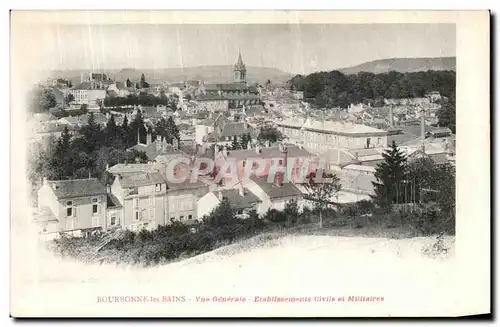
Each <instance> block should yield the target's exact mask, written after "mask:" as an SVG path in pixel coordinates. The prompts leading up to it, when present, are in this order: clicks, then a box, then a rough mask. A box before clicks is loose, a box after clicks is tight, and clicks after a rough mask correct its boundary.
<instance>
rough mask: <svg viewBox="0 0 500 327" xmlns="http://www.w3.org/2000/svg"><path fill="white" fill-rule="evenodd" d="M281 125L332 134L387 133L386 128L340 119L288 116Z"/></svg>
mask: <svg viewBox="0 0 500 327" xmlns="http://www.w3.org/2000/svg"><path fill="white" fill-rule="evenodd" d="M278 125H279V126H288V127H295V128H304V129H306V130H313V131H319V132H324V133H331V134H348V135H356V134H379V135H387V134H388V133H387V132H386V131H384V130H381V129H377V128H373V127H370V126H366V125H360V124H353V123H348V122H338V121H317V120H310V119H307V120H306V121H304V120H301V119H297V118H288V119H285V120H283V121H282V122H279V123H278Z"/></svg>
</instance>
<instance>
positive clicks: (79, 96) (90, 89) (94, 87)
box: [70, 82, 106, 109]
mask: <svg viewBox="0 0 500 327" xmlns="http://www.w3.org/2000/svg"><path fill="white" fill-rule="evenodd" d="M70 93H71V94H72V95H73V97H74V100H73V104H76V105H82V104H85V105H87V106H88V108H89V109H91V108H99V107H100V106H101V104H102V103H103V101H104V98H106V89H105V87H104V84H102V82H82V83H80V84H78V85H77V86H75V87H74V88H72V89H71V91H70Z"/></svg>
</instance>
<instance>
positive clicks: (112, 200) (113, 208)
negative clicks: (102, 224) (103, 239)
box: [106, 192, 124, 229]
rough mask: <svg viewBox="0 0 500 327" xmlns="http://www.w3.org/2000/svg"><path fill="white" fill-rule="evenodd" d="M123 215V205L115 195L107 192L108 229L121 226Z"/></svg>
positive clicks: (122, 224)
mask: <svg viewBox="0 0 500 327" xmlns="http://www.w3.org/2000/svg"><path fill="white" fill-rule="evenodd" d="M123 217H124V215H123V206H122V205H121V204H120V201H119V200H118V199H117V198H116V196H114V195H113V194H111V192H109V193H108V195H107V209H106V226H108V229H113V228H121V227H122V226H124V221H123Z"/></svg>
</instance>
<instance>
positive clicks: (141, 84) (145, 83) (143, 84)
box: [139, 74, 149, 89]
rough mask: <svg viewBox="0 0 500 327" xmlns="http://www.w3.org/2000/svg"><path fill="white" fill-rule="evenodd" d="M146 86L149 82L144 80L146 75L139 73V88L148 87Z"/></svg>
mask: <svg viewBox="0 0 500 327" xmlns="http://www.w3.org/2000/svg"><path fill="white" fill-rule="evenodd" d="M148 87H149V84H148V83H147V82H146V77H145V76H144V74H141V81H140V82H139V88H140V89H144V88H148Z"/></svg>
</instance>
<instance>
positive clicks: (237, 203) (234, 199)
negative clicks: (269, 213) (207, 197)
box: [213, 188, 262, 209]
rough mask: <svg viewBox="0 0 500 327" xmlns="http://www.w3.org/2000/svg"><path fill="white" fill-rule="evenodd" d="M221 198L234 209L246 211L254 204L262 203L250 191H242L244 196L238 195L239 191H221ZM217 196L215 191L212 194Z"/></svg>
mask: <svg viewBox="0 0 500 327" xmlns="http://www.w3.org/2000/svg"><path fill="white" fill-rule="evenodd" d="M220 192H222V196H223V197H224V198H226V199H228V200H229V203H231V206H233V207H234V208H236V209H246V208H250V207H251V206H252V205H253V204H254V203H259V202H262V201H260V199H259V198H258V197H257V196H256V195H255V194H253V193H252V192H251V191H250V190H248V189H246V188H245V189H244V195H243V196H241V195H240V191H239V190H237V189H229V190H221V191H220ZM213 193H214V194H215V195H216V196H217V191H216V192H213Z"/></svg>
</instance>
